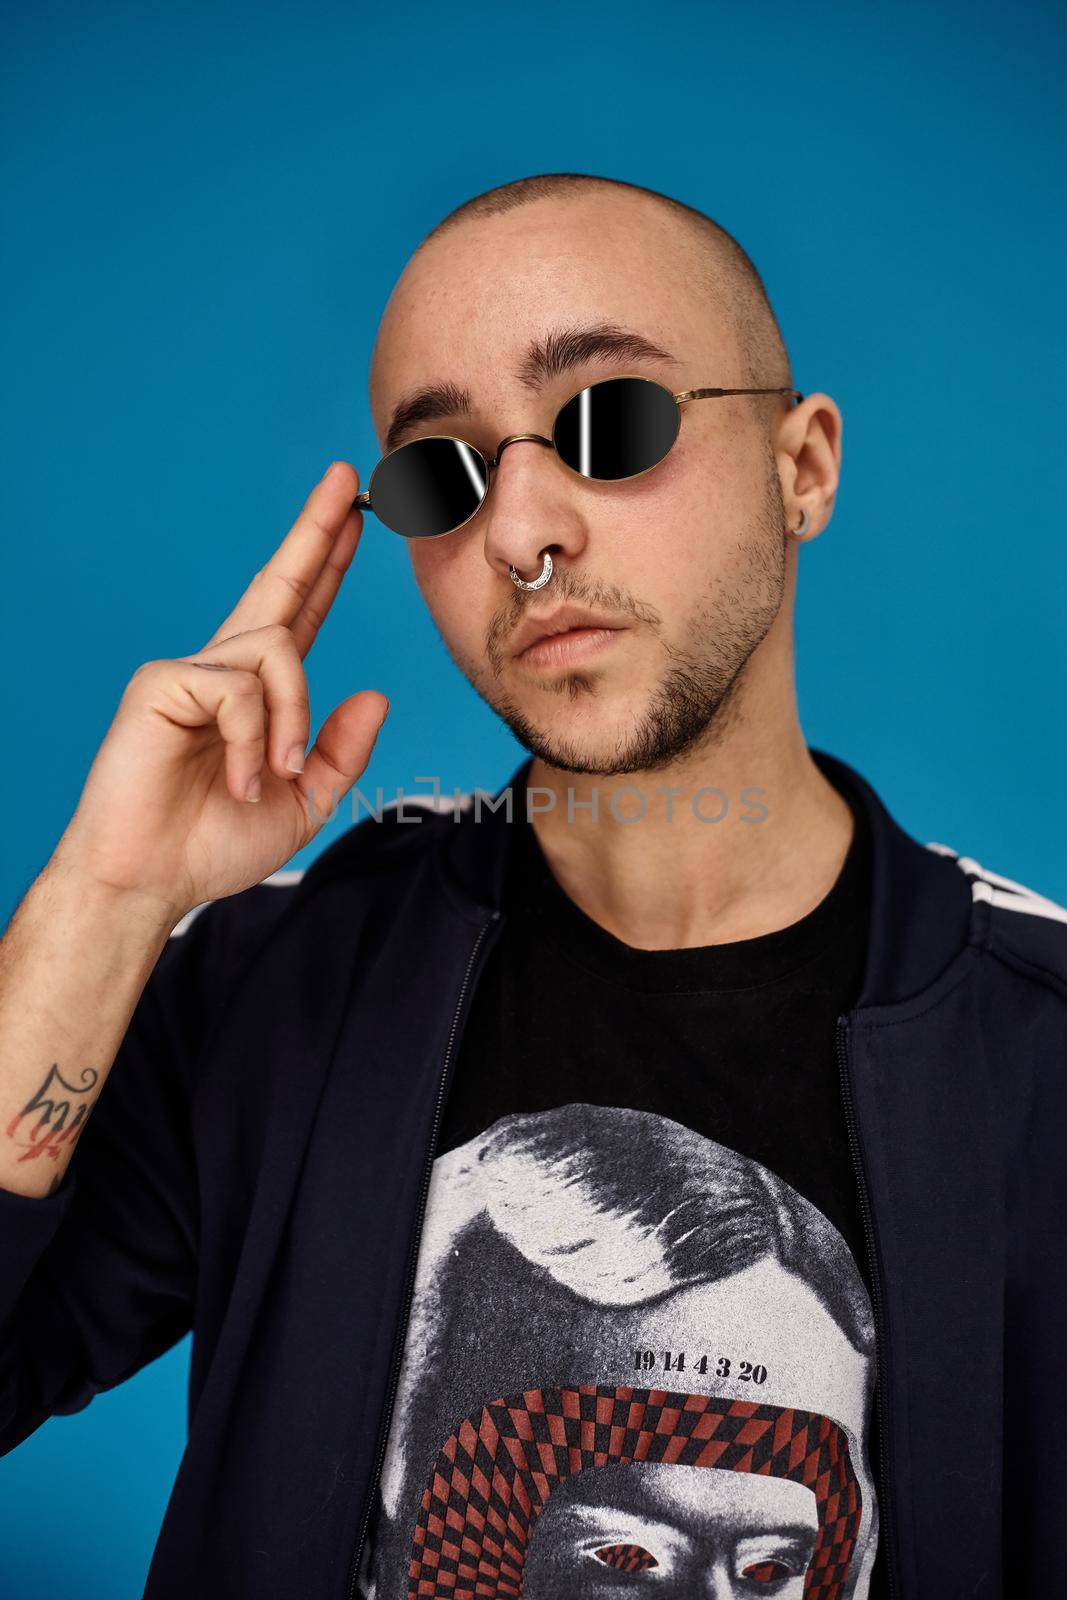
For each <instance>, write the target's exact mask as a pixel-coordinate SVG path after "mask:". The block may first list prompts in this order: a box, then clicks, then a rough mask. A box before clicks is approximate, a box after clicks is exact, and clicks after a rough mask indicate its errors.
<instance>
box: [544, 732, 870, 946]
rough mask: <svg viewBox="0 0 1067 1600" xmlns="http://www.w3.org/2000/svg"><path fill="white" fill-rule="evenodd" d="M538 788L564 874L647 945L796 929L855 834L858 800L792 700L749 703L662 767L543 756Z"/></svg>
mask: <svg viewBox="0 0 1067 1600" xmlns="http://www.w3.org/2000/svg"><path fill="white" fill-rule="evenodd" d="M528 789H530V790H533V791H535V792H534V793H533V794H532V795H531V796H530V800H529V805H530V815H531V822H532V825H533V828H534V831H535V833H536V835H537V839H538V843H539V844H540V846H541V849H542V850H543V852H544V854H545V857H546V859H547V861H548V864H549V866H550V868H551V870H552V872H553V874H554V876H555V877H556V878H557V879H558V881H559V883H560V884H561V886H562V887H563V889H564V890H565V891H566V893H567V894H568V895H569V896H570V897H571V899H572V900H574V901H575V903H576V904H577V905H578V906H579V907H580V909H581V910H582V911H584V912H585V913H586V915H587V916H590V917H592V918H593V920H594V921H595V922H597V923H599V925H600V926H601V927H603V928H605V929H606V930H607V931H608V932H609V933H612V934H614V935H615V937H616V938H618V939H621V940H622V941H623V942H624V943H625V944H628V945H631V946H634V947H635V948H637V949H644V950H674V949H683V948H690V947H697V946H701V945H708V944H722V943H726V942H729V941H733V940H737V939H752V938H756V937H758V936H759V935H760V934H764V933H770V932H773V931H774V930H776V929H778V928H784V927H787V926H788V925H789V924H790V923H792V922H796V921H798V920H799V919H800V918H801V917H803V916H805V915H806V914H807V913H808V912H809V911H812V910H813V909H814V908H815V906H817V905H818V903H819V902H820V900H822V899H823V898H824V896H825V895H826V894H827V893H828V892H829V890H830V889H831V887H832V886H833V883H834V881H835V879H836V878H837V875H838V873H839V872H840V870H841V867H842V864H843V862H844V859H845V856H846V854H847V852H848V847H849V844H850V842H851V838H852V829H853V821H852V813H851V811H850V809H849V806H848V803H847V802H846V801H845V799H844V798H843V797H842V796H841V795H840V794H839V793H838V791H837V790H836V789H835V788H834V787H833V785H832V784H831V783H829V782H828V780H827V779H826V778H825V777H824V776H823V774H822V773H821V772H820V770H819V768H818V767H817V766H816V764H815V762H814V760H813V759H812V757H811V754H810V752H809V750H808V748H807V745H806V743H805V741H804V738H803V734H802V732H801V729H800V726H799V723H798V722H797V720H796V715H795V707H793V706H792V705H791V704H790V705H789V706H783V707H781V708H780V715H779V716H777V717H775V716H770V717H764V716H761V717H752V716H750V715H747V714H746V713H745V710H744V707H743V706H740V705H739V706H738V707H737V708H736V710H735V713H734V715H733V717H732V720H731V721H730V726H729V727H728V728H726V729H724V730H723V731H720V732H717V733H716V734H715V736H714V738H709V740H708V741H707V742H706V746H705V747H704V748H701V749H700V750H696V751H690V752H687V754H686V755H685V756H684V757H682V758H680V759H679V760H678V761H676V762H673V763H671V765H670V766H669V767H667V768H663V769H660V770H657V771H651V772H649V771H645V772H631V773H627V774H625V775H623V776H619V777H610V778H604V777H596V776H586V775H584V774H581V773H574V772H568V771H566V770H565V769H563V768H558V767H552V766H550V765H549V764H548V763H546V762H545V761H543V760H541V758H540V757H535V758H534V760H533V763H532V765H531V768H530V774H529V778H528ZM700 790H704V791H705V792H704V793H703V794H701V793H698V791H700ZM545 791H547V793H546V792H545ZM670 791H673V792H670ZM594 805H595V810H594V809H593V807H594ZM568 807H569V810H568ZM535 808H537V809H535ZM634 818H639V820H633V819H634ZM746 818H747V819H748V820H745V819H746ZM715 819H719V820H715Z"/></svg>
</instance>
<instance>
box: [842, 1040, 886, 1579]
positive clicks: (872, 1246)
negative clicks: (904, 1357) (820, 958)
mask: <svg viewBox="0 0 1067 1600" xmlns="http://www.w3.org/2000/svg"><path fill="white" fill-rule="evenodd" d="M847 1041H848V1024H847V1022H846V1020H845V1018H844V1017H838V1019H837V1062H838V1067H839V1069H840V1073H841V1094H842V1098H843V1100H844V1103H845V1122H846V1124H847V1127H848V1142H849V1146H850V1148H851V1150H852V1163H853V1167H854V1169H855V1173H856V1181H857V1186H858V1188H859V1197H860V1211H861V1213H862V1216H863V1231H864V1236H865V1238H866V1241H867V1260H868V1262H869V1264H870V1269H871V1287H872V1288H873V1290H874V1297H873V1298H874V1329H875V1403H876V1405H877V1407H878V1454H879V1457H880V1462H879V1465H880V1466H881V1468H882V1474H881V1475H882V1483H881V1486H880V1488H881V1500H880V1502H879V1527H880V1538H881V1539H882V1541H883V1543H884V1545H885V1560H886V1586H887V1588H888V1591H889V1594H890V1597H892V1596H893V1595H895V1594H896V1593H897V1561H896V1545H895V1543H894V1542H893V1538H892V1537H891V1533H890V1530H891V1528H892V1527H893V1524H892V1521H891V1518H890V1506H891V1498H892V1497H891V1494H890V1489H889V1471H888V1449H889V1409H888V1405H887V1402H886V1397H885V1366H884V1360H883V1351H884V1342H885V1313H884V1306H883V1300H882V1283H881V1276H880V1257H879V1255H878V1248H877V1240H876V1237H875V1224H874V1215H873V1212H872V1210H871V1202H870V1195H869V1191H868V1187H867V1171H866V1166H865V1164H864V1160H863V1149H862V1146H861V1145H860V1140H859V1133H858V1131H857V1127H856V1114H855V1109H854V1105H853V1099H852V1076H851V1069H850V1066H849V1059H848V1043H847Z"/></svg>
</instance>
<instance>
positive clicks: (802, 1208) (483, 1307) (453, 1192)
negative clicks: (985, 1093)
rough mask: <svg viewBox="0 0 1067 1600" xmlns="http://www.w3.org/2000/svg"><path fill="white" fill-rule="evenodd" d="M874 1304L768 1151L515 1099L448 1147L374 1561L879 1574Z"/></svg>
mask: <svg viewBox="0 0 1067 1600" xmlns="http://www.w3.org/2000/svg"><path fill="white" fill-rule="evenodd" d="M865 1310H866V1312H867V1315H869V1308H868V1307H867V1303H866V1294H865V1291H864V1290H863V1287H862V1283H861V1281H860V1280H859V1275H858V1272H857V1270H856V1267H855V1263H854V1262H853V1260H852V1257H851V1255H850V1253H849V1252H848V1250H847V1247H846V1246H845V1245H844V1242H843V1240H841V1238H840V1235H839V1234H837V1232H836V1230H835V1229H833V1227H832V1226H831V1225H830V1224H829V1223H828V1222H827V1220H826V1219H825V1218H824V1217H822V1216H821V1214H820V1213H819V1212H817V1211H816V1210H815V1208H814V1207H812V1206H810V1205H809V1203H808V1202H807V1201H805V1200H804V1199H803V1198H802V1197H801V1196H800V1195H798V1194H796V1192H795V1191H793V1190H791V1189H790V1188H789V1186H788V1185H787V1184H785V1183H784V1181H783V1180H781V1179H780V1178H777V1177H776V1176H775V1175H774V1174H771V1173H769V1172H767V1171H766V1170H765V1169H763V1168H761V1167H759V1165H758V1163H755V1162H753V1161H751V1160H749V1159H748V1158H745V1157H742V1156H739V1155H738V1154H737V1152H735V1151H732V1150H728V1149H726V1148H725V1147H723V1146H720V1145H717V1144H715V1142H714V1141H712V1140H709V1139H706V1138H704V1137H703V1136H701V1135H698V1134H696V1133H694V1132H693V1131H692V1130H691V1129H689V1128H686V1127H684V1126H683V1125H681V1124H678V1123H673V1122H671V1121H670V1120H669V1119H667V1118H663V1117H659V1116H654V1115H652V1114H650V1113H645V1112H638V1111H631V1110H627V1109H620V1108H605V1107H599V1106H597V1107H594V1106H588V1105H569V1106H563V1107H559V1108H556V1109H554V1110H552V1111H550V1112H544V1113H537V1114H530V1115H524V1116H514V1117H505V1118H502V1119H501V1120H500V1121H499V1122H498V1123H495V1124H494V1125H493V1127H491V1128H490V1129H488V1130H487V1131H486V1132H485V1133H484V1134H482V1135H479V1136H478V1138H476V1139H474V1140H472V1141H470V1143H469V1144H467V1145H464V1146H461V1147H459V1148H458V1149H455V1150H452V1151H450V1152H448V1153H447V1154H446V1155H443V1156H441V1157H439V1158H438V1160H437V1162H436V1163H435V1168H434V1175H433V1184H432V1186H431V1195H430V1203H429V1204H428V1208H427V1220H426V1226H425V1229H424V1234H423V1239H422V1243H421V1246H420V1255H419V1264H418V1273H417V1281H416V1291H415V1300H414V1302H413V1306H412V1317H411V1322H410V1325H409V1334H408V1341H407V1346H406V1350H405V1358H404V1365H403V1369H402V1374H401V1383H400V1387H399V1389H398V1394H397V1402H396V1410H395V1413H394V1420H393V1426H392V1431H391V1434H390V1439H389V1447H388V1452H387V1459H386V1465H385V1468H384V1471H383V1476H382V1483H381V1492H382V1503H383V1504H382V1509H383V1513H384V1515H385V1517H386V1519H387V1523H388V1526H387V1527H385V1528H384V1529H383V1530H382V1532H381V1533H380V1535H379V1549H378V1553H377V1555H376V1559H378V1560H379V1561H381V1562H385V1563H388V1561H390V1560H392V1562H393V1564H394V1577H395V1578H397V1579H402V1580H403V1581H404V1582H408V1581H410V1582H411V1583H412V1584H413V1585H414V1587H415V1590H416V1592H419V1593H420V1594H422V1593H426V1594H435V1593H438V1592H439V1593H441V1594H445V1593H454V1592H456V1590H457V1579H456V1576H455V1575H456V1573H457V1572H458V1573H459V1575H460V1581H459V1583H458V1587H459V1588H462V1586H463V1584H462V1580H463V1577H464V1574H465V1573H466V1572H468V1571H469V1572H470V1573H472V1574H474V1576H475V1581H477V1582H481V1583H482V1584H483V1586H485V1587H483V1589H482V1590H480V1591H478V1592H483V1593H487V1594H490V1595H492V1594H500V1595H504V1594H506V1593H516V1592H522V1593H523V1594H524V1595H525V1596H527V1600H557V1597H559V1596H561V1595H566V1596H567V1597H568V1600H602V1597H603V1600H609V1597H613V1596H616V1595H618V1594H619V1593H621V1592H622V1591H623V1590H624V1589H634V1591H635V1592H637V1593H642V1592H646V1591H647V1592H648V1593H654V1594H662V1595H679V1596H681V1595H686V1596H694V1595H701V1594H704V1593H707V1594H708V1595H714V1596H715V1597H716V1600H720V1597H725V1596H732V1595H735V1594H736V1595H739V1596H743V1595H751V1594H773V1595H784V1596H792V1595H798V1596H799V1595H800V1594H801V1593H802V1592H803V1588H804V1581H805V1577H806V1574H807V1573H808V1571H809V1570H810V1569H811V1567H812V1563H813V1562H817V1563H818V1565H819V1566H820V1568H825V1567H826V1566H827V1565H829V1567H830V1569H831V1571H830V1574H829V1575H830V1577H831V1584H830V1585H829V1586H828V1587H827V1589H826V1593H827V1594H832V1595H838V1596H841V1597H843V1596H845V1595H847V1594H851V1593H854V1592H856V1591H855V1590H854V1588H853V1587H852V1585H851V1584H850V1583H849V1574H850V1571H851V1577H852V1579H853V1580H854V1579H855V1577H856V1573H857V1569H858V1562H859V1559H860V1556H861V1554H862V1552H863V1550H864V1549H865V1548H866V1546H867V1544H868V1541H869V1539H870V1538H871V1537H872V1536H873V1533H874V1531H875V1529H876V1507H875V1501H874V1492H873V1484H872V1482H871V1480H870V1475H869V1468H868V1464H867V1462H866V1461H865V1460H864V1453H865V1452H864V1440H865V1424H866V1414H867V1403H868V1400H869V1393H870V1383H871V1370H870V1369H871V1356H872V1341H873V1330H872V1328H871V1327H870V1324H869V1321H868V1320H867V1315H865ZM834 1574H836V1575H837V1576H836V1580H835V1579H834ZM381 1583H382V1586H381V1587H380V1588H378V1589H377V1590H376V1591H375V1593H376V1600H378V1597H381V1596H384V1594H385V1593H386V1592H391V1590H389V1589H388V1583H387V1581H386V1576H385V1573H384V1571H383V1573H382V1580H381ZM420 1584H422V1585H423V1586H424V1587H422V1588H420V1587H419V1585H420ZM427 1584H428V1585H430V1587H425V1585H427ZM516 1584H517V1585H519V1587H518V1588H516V1587H515V1585H516Z"/></svg>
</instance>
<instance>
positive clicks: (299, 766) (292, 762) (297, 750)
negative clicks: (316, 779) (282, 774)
mask: <svg viewBox="0 0 1067 1600" xmlns="http://www.w3.org/2000/svg"><path fill="white" fill-rule="evenodd" d="M285 770H286V772H303V770H304V746H303V745H302V744H294V746H293V748H292V749H291V750H290V752H289V754H288V755H287V756H286V758H285Z"/></svg>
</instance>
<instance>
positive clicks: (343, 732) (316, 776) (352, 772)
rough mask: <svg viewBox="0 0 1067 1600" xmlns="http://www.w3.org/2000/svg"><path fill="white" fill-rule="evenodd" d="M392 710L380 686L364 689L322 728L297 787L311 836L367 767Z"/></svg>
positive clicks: (341, 707)
mask: <svg viewBox="0 0 1067 1600" xmlns="http://www.w3.org/2000/svg"><path fill="white" fill-rule="evenodd" d="M388 711H389V701H388V699H387V698H386V696H385V695H384V694H381V693H380V692H379V691H378V690H377V689H361V690H360V691H359V693H358V694H352V695H349V697H348V699H347V700H342V701H341V704H340V705H339V706H336V707H335V708H334V710H333V711H331V712H330V715H329V716H328V717H327V718H326V721H325V722H324V723H323V725H322V727H321V728H320V729H319V736H318V738H317V739H316V740H315V743H314V744H313V745H312V747H311V750H310V751H309V753H308V758H307V761H306V762H305V764H304V770H303V772H302V773H301V774H300V776H299V778H296V779H294V781H293V787H294V789H297V790H298V791H299V793H300V796H301V803H302V805H303V808H304V813H305V816H306V817H307V820H308V827H309V832H308V838H309V839H310V838H312V837H313V836H314V834H316V833H317V832H318V831H319V829H320V828H321V827H322V824H323V823H324V822H325V821H326V820H327V819H328V818H329V817H331V816H332V815H333V812H334V809H335V807H336V806H337V804H338V802H339V801H340V800H342V799H343V798H344V796H345V795H346V794H347V793H348V791H349V789H351V787H352V785H353V784H354V783H355V781H356V779H357V778H358V777H359V776H360V775H361V774H362V773H363V772H364V771H365V769H366V766H367V762H368V761H369V760H370V757H371V751H372V750H373V749H374V741H375V739H376V738H377V737H378V730H379V728H380V727H381V725H382V723H383V722H384V721H385V718H386V715H387V713H388Z"/></svg>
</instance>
